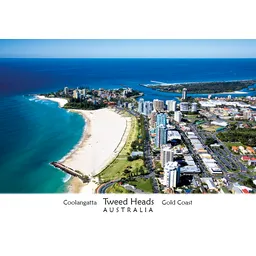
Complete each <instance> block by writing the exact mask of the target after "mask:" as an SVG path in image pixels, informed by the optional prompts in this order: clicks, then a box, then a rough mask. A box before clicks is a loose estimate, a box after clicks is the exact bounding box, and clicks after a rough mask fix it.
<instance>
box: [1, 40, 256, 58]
mask: <svg viewBox="0 0 256 256" xmlns="http://www.w3.org/2000/svg"><path fill="white" fill-rule="evenodd" d="M0 58H256V40H241V39H238V40H174V39H173V40H159V39H153V40H133V39H130V40H127V39H120V40H100V39H99V40H94V39H92V40H88V39H87V40H86V39H85V40H73V39H69V40H68V39H67V40H66V39H65V40H63V39H61V40H51V39H39V40H18V39H17V40H7V39H6V40H4V39H3V40H0Z"/></svg>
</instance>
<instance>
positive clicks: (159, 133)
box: [155, 125, 167, 148]
mask: <svg viewBox="0 0 256 256" xmlns="http://www.w3.org/2000/svg"><path fill="white" fill-rule="evenodd" d="M166 142H167V129H166V128H165V126H164V125H160V126H158V127H157V128H156V137H155V145H156V147H157V148H160V147H161V146H162V145H164V144H166Z"/></svg>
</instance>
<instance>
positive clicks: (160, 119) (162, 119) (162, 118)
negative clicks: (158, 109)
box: [156, 113, 167, 126]
mask: <svg viewBox="0 0 256 256" xmlns="http://www.w3.org/2000/svg"><path fill="white" fill-rule="evenodd" d="M166 120H167V117H166V114H165V113H161V114H158V115H157V116H156V126H159V125H163V126H166V123H167V122H166Z"/></svg>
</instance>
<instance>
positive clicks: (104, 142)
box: [61, 108, 131, 193]
mask: <svg viewBox="0 0 256 256" xmlns="http://www.w3.org/2000/svg"><path fill="white" fill-rule="evenodd" d="M71 111H72V112H75V113H77V114H81V115H82V116H83V118H84V119H85V120H86V123H87V125H86V126H85V129H84V133H83V136H82V139H81V140H80V143H78V145H76V147H75V149H74V150H73V152H71V153H69V154H68V157H66V158H65V159H64V160H62V161H61V162H62V163H63V164H65V165H67V166H69V167H71V168H73V169H76V170H79V171H81V172H82V173H83V174H86V175H88V176H89V177H90V178H91V181H90V182H89V183H88V184H83V183H82V181H80V180H78V179H77V178H72V179H71V180H70V182H69V192H71V193H80V192H81V193H94V191H95V189H96V188H97V186H98V180H97V179H96V178H93V176H95V175H97V174H98V173H100V172H101V171H102V170H103V169H104V168H105V167H106V166H107V165H108V164H109V163H110V162H112V161H113V159H114V158H115V157H116V156H117V155H118V154H119V152H120V150H121V149H122V147H123V145H124V144H125V142H126V140H127V137H128V135H127V134H129V131H130V127H131V126H130V125H129V121H128V119H130V118H127V117H123V116H121V115H119V114H117V113H116V112H115V111H114V110H113V109H108V108H104V109H99V110H71Z"/></svg>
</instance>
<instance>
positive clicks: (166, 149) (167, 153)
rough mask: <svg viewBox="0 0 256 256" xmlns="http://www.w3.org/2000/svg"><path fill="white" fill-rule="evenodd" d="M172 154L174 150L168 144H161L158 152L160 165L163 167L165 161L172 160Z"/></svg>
mask: <svg viewBox="0 0 256 256" xmlns="http://www.w3.org/2000/svg"><path fill="white" fill-rule="evenodd" d="M173 156H174V152H173V149H172V147H171V146H168V145H163V146H162V147H161V152H160V162H161V165H162V167H164V166H165V164H166V163H167V162H170V161H171V162H172V161H173Z"/></svg>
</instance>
